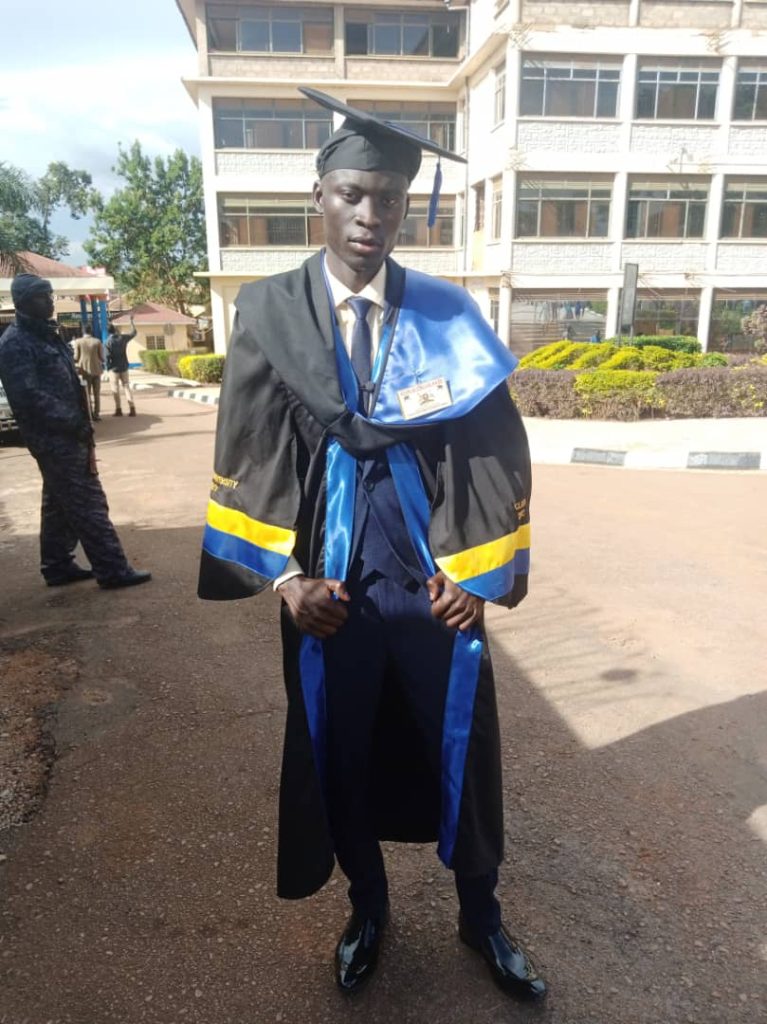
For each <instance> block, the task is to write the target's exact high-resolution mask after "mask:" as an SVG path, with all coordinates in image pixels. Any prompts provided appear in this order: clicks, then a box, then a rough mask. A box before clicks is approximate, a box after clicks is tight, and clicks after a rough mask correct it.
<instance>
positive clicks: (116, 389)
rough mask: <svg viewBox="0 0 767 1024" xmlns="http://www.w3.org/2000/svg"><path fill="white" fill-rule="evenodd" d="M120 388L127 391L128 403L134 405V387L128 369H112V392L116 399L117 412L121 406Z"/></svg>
mask: <svg viewBox="0 0 767 1024" xmlns="http://www.w3.org/2000/svg"><path fill="white" fill-rule="evenodd" d="M120 388H122V389H123V391H124V392H125V397H126V399H127V400H128V405H129V406H131V405H133V404H134V403H133V388H132V387H131V382H130V373H129V372H128V370H112V394H113V396H114V400H115V412H117V411H118V410H119V409H120V408H121V405H120Z"/></svg>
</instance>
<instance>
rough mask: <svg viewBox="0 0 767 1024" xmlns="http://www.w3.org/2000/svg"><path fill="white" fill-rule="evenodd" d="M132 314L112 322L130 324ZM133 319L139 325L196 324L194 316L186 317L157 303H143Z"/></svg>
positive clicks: (136, 307)
mask: <svg viewBox="0 0 767 1024" xmlns="http://www.w3.org/2000/svg"><path fill="white" fill-rule="evenodd" d="M130 318H131V314H130V313H123V314H122V315H121V316H117V317H115V318H114V320H113V321H112V322H113V323H115V324H118V326H121V325H125V324H129V323H130ZM133 319H134V320H135V322H136V323H137V324H196V323H197V321H196V320H195V318H194V317H193V316H185V315H184V314H183V313H179V311H178V310H177V309H170V308H169V307H168V306H161V305H159V303H157V302H143V303H142V304H141V305H140V306H135V307H134V309H133Z"/></svg>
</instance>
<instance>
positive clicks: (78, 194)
mask: <svg viewBox="0 0 767 1024" xmlns="http://www.w3.org/2000/svg"><path fill="white" fill-rule="evenodd" d="M96 200H97V193H96V191H95V190H94V189H93V188H92V185H91V176H90V174H88V172H87V171H78V170H72V169H71V168H70V167H68V166H67V164H65V163H63V162H61V161H57V162H55V163H51V164H49V165H48V170H47V171H46V172H45V174H44V175H43V176H42V177H41V178H39V179H38V180H37V181H35V179H34V178H32V177H30V176H29V175H28V174H26V173H25V172H24V171H22V170H21V169H20V168H18V167H14V166H13V165H12V164H6V163H2V162H0V266H1V267H2V268H3V272H9V273H17V272H18V271H19V270H23V269H24V261H23V258H22V257H21V256H20V255H19V253H22V252H35V253H39V254H40V255H41V256H49V257H50V258H51V259H54V260H57V259H61V257H62V256H66V254H67V252H68V251H69V243H68V240H67V239H66V238H64V236H63V235H55V234H53V233H52V232H51V227H50V224H51V217H52V216H53V214H54V212H55V211H56V210H57V209H59V208H61V207H66V208H68V210H69V213H70V214H71V216H72V217H74V218H76V219H77V218H78V217H82V216H83V215H84V214H86V213H87V212H88V210H89V209H90V207H91V206H92V205H93V203H94V202H95V201H96Z"/></svg>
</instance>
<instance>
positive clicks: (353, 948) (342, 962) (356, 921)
mask: <svg viewBox="0 0 767 1024" xmlns="http://www.w3.org/2000/svg"><path fill="white" fill-rule="evenodd" d="M387 919H388V908H387V909H385V910H384V911H382V913H380V914H378V915H376V916H375V917H363V916H362V915H361V914H358V913H357V911H356V910H355V911H352V916H351V917H350V918H349V920H348V922H347V925H346V928H345V929H344V933H343V935H342V936H341V938H340V940H339V942H338V945H337V946H336V981H337V982H338V987H339V988H340V989H341V990H342V991H344V992H357V991H358V990H359V989H361V988H362V986H363V985H364V984H365V982H366V981H368V979H369V978H371V977H372V975H373V972H374V971H375V969H376V964H377V963H378V953H379V950H380V949H381V939H382V937H383V932H384V929H385V927H386V921H387Z"/></svg>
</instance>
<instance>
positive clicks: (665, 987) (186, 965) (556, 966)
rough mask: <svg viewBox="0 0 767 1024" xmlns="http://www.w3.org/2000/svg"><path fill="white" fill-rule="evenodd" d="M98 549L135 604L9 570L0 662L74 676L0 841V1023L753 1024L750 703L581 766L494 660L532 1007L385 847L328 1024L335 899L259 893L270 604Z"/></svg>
mask: <svg viewBox="0 0 767 1024" xmlns="http://www.w3.org/2000/svg"><path fill="white" fill-rule="evenodd" d="M120 533H121V536H122V538H123V541H124V544H125V547H126V550H127V551H128V552H129V557H131V559H135V560H136V562H137V564H139V565H142V566H146V567H148V568H151V569H152V570H153V572H154V573H155V581H154V582H153V583H151V584H149V585H148V586H145V587H139V588H136V589H134V590H130V591H124V592H116V593H104V592H100V591H98V589H97V588H96V587H95V586H92V585H90V584H83V585H78V586H76V587H72V588H67V589H66V590H61V591H55V592H49V591H46V590H45V588H43V587H42V586H41V585H40V583H39V580H38V578H37V577H36V572H35V570H34V569H33V567H34V565H35V560H36V550H35V539H34V538H32V537H23V538H19V539H18V542H17V543H15V544H14V547H13V550H12V551H10V552H9V551H7V550H6V552H5V553H4V560H5V563H6V566H7V574H6V575H5V578H6V580H10V581H11V585H10V586H9V587H8V588H7V589H6V592H5V594H4V602H3V606H2V613H1V614H0V618H1V621H0V648H2V649H4V650H5V651H6V653H10V654H12V653H13V652H15V651H19V650H23V649H27V648H29V647H35V648H38V649H41V650H43V649H44V650H48V651H53V652H56V656H57V657H61V658H66V659H73V660H74V662H75V663H76V665H77V669H78V672H79V676H78V678H77V680H76V682H75V683H74V684H73V686H72V688H71V690H70V691H69V692H68V693H67V694H66V696H65V697H64V699H63V700H62V702H61V704H60V707H59V709H58V718H57V721H56V723H55V725H54V726H53V735H54V737H55V743H56V748H57V753H58V760H57V761H56V764H55V766H54V769H53V773H52V779H51V785H50V792H49V795H48V799H47V801H46V803H45V805H44V806H43V808H42V810H41V811H40V813H39V814H38V815H37V817H36V818H35V819H34V820H32V821H31V822H29V823H28V824H27V825H25V826H24V827H23V828H22V829H20V830H16V831H14V832H13V833H10V832H6V833H5V834H0V844H2V848H3V850H4V852H6V853H7V857H8V860H7V862H6V863H4V864H2V865H1V866H0V870H2V875H1V876H0V891H1V892H2V897H3V904H4V907H5V910H4V912H3V916H2V918H0V949H1V950H2V959H0V970H2V972H3V980H4V994H3V996H2V997H0V998H1V1000H2V1001H1V1003H0V1008H1V1009H2V1011H3V1013H4V1014H5V1018H6V1019H7V1020H9V1021H10V1020H13V1021H22V1020H35V1021H37V1020H40V1021H43V1020H49V1019H50V1020H55V1021H77V1022H83V1024H84V1022H93V1021H97V1022H99V1024H102V1022H107V1021H118V1022H121V1024H125V1022H129V1021H130V1022H133V1021H138V1020H142V1021H148V1022H156V1024H167V1022H170V1021H187V1022H189V1021H194V1022H200V1024H203V1022H204V1024H212V1022H214V1021H215V1022H221V1024H223V1022H227V1024H246V1022H247V1024H252V1022H259V1024H260V1022H266V1021H284V1022H285V1024H299V1022H301V1024H320V1022H332V1024H343V1022H346V1021H355V1020H362V1019H365V1020H366V1021H370V1022H373V1024H391V1022H393V1021H397V1022H413V1024H416V1022H417V1024H426V1022H439V1024H477V1022H483V1024H484V1022H488V1024H490V1022H493V1024H495V1022H500V1021H540V1022H551V1024H672V1022H673V1024H677V1022H692V1024H721V1021H722V1020H727V1021H728V1024H754V1022H755V1021H756V1020H757V1019H759V1016H760V1013H761V1012H762V1011H759V1009H758V1007H759V1006H760V1005H761V1006H762V1008H764V1005H765V998H767V992H766V991H765V969H764V968H765V963H764V959H765V946H764V943H765V938H766V937H765V915H764V911H765V903H766V902H767V887H766V886H765V877H767V876H766V873H765V866H766V863H765V841H764V840H765V836H764V833H763V834H762V837H761V839H760V838H759V837H758V836H757V833H756V831H755V830H754V822H755V820H756V819H755V818H754V814H755V811H756V810H757V808H758V807H759V806H761V805H764V804H765V803H767V784H766V783H765V774H764V761H762V763H761V765H760V764H759V761H758V756H759V752H760V744H763V736H762V735H761V729H762V726H761V725H760V723H763V722H764V721H765V715H766V714H767V697H765V695H764V694H762V695H759V696H753V697H743V698H741V699H738V700H733V701H731V702H729V703H726V704H722V705H717V706H714V707H708V708H706V709H704V710H701V711H697V712H692V713H689V714H683V715H680V716H678V717H675V718H669V719H668V720H666V721H664V722H662V724H659V725H654V726H651V727H649V728H646V729H643V730H641V731H638V732H634V733H632V734H631V735H629V736H628V737H627V738H625V739H622V740H620V741H618V742H614V743H610V744H608V745H605V746H601V747H597V748H595V749H587V748H586V747H585V746H584V745H583V744H582V743H581V742H580V741H579V740H578V738H577V737H576V736H575V735H574V733H573V732H572V731H571V730H570V729H569V728H568V727H567V725H566V724H565V722H564V721H563V719H562V718H561V717H560V716H559V715H558V714H557V713H556V711H555V710H554V709H553V707H552V705H551V704H550V702H549V701H547V700H546V699H544V698H543V696H542V695H541V693H540V691H539V689H538V688H537V687H536V685H535V681H534V680H533V679H531V678H528V677H527V676H526V675H525V673H524V672H523V671H522V670H521V668H520V666H519V665H518V664H517V663H516V662H515V660H514V659H513V658H511V657H509V656H508V654H506V653H504V650H502V649H501V645H500V644H499V643H495V644H494V647H493V653H494V660H495V669H496V678H497V681H498V698H499V707H500V714H501V725H502V736H503V751H504V767H505V792H506V820H507V836H508V848H507V860H506V865H505V866H504V868H503V873H502V886H501V889H502V900H503V904H504V907H505V912H506V918H507V920H508V922H509V924H510V925H511V927H512V928H513V930H515V931H516V932H517V933H518V934H519V936H520V938H522V939H524V940H525V941H526V942H527V943H528V944H529V946H530V947H531V949H532V951H533V953H534V956H535V958H536V959H537V961H538V963H539V966H540V967H541V968H542V970H543V971H544V972H545V975H546V976H547V978H548V979H549V981H550V983H551V996H550V999H549V1001H548V1002H547V1004H546V1005H545V1007H543V1008H540V1009H531V1008H526V1007H519V1006H517V1005H516V1004H514V1003H512V1002H510V1001H507V999H506V998H505V997H504V996H503V995H502V994H500V993H499V992H497V991H496V990H495V989H494V988H493V987H492V986H491V984H490V983H489V980H488V979H487V978H486V976H485V972H484V968H483V967H482V965H481V964H480V963H479V962H478V961H477V960H476V959H475V957H474V955H473V954H471V953H469V952H468V951H466V950H465V948H464V947H462V946H460V944H459V942H458V940H457V937H456V934H455V921H456V904H455V898H454V894H453V885H452V879H451V876H450V875H449V873H448V872H446V871H444V870H443V869H442V868H441V867H440V865H439V863H438V862H437V859H436V856H435V854H434V851H433V850H432V848H430V847H410V848H404V847H394V846H388V847H387V863H388V867H389V872H390V881H391V889H392V926H391V931H390V934H389V938H388V944H387V948H386V950H385V953H384V957H383V960H382V963H381V966H380V968H379V975H378V977H376V979H375V980H374V981H373V982H372V983H371V987H370V989H369V990H368V991H367V992H364V993H362V994H361V996H360V998H359V999H358V1000H355V1001H354V1002H347V1001H345V1000H344V998H343V997H342V996H341V995H340V994H339V993H337V992H336V991H335V988H334V985H333V981H332V971H331V963H332V955H333V948H334V944H335V940H336V937H337V934H338V933H339V931H340V929H341V928H342V926H343V924H344V921H345V917H346V899H345V885H344V882H343V880H342V879H340V878H335V879H334V880H333V882H332V883H331V885H329V886H328V887H327V888H326V889H325V890H324V891H323V892H322V893H320V894H319V895H318V896H316V897H314V898H312V899H310V900H307V901H304V902H301V903H283V902H280V901H278V900H277V898H276V897H275V895H274V872H275V825H276V804H277V782H278V771H279V761H280V749H281V739H282V736H281V733H282V725H283V715H284V698H283V691H282V682H281V664H280V646H279V639H278V624H277V600H276V598H275V597H274V596H273V595H271V594H267V595H265V596H264V597H263V598H262V599H259V600H257V601H246V602H234V603H225V604H217V603H202V602H199V601H198V600H197V599H196V597H195V577H196V565H197V551H198V548H199V540H200V530H199V529H197V528H181V529H168V530H138V529H131V528H125V527H123V528H121V530H120ZM512 614H513V613H512ZM544 620H545V616H544V615H543V613H541V622H543V621H544ZM542 628H543V627H542ZM493 629H502V627H497V626H495V625H494V626H493ZM542 635H543V634H542ZM642 672H643V669H642V667H641V666H640V667H638V668H637V669H636V671H631V672H628V671H626V670H625V669H624V668H623V667H621V666H617V667H616V668H615V670H611V669H608V670H607V672H606V673H604V677H605V678H604V680H603V682H607V683H610V684H611V685H615V686H631V685H632V684H633V682H634V681H635V680H636V677H638V676H641V675H642ZM761 754H762V755H763V749H762V750H761ZM0 1019H3V1018H2V1016H0Z"/></svg>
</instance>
